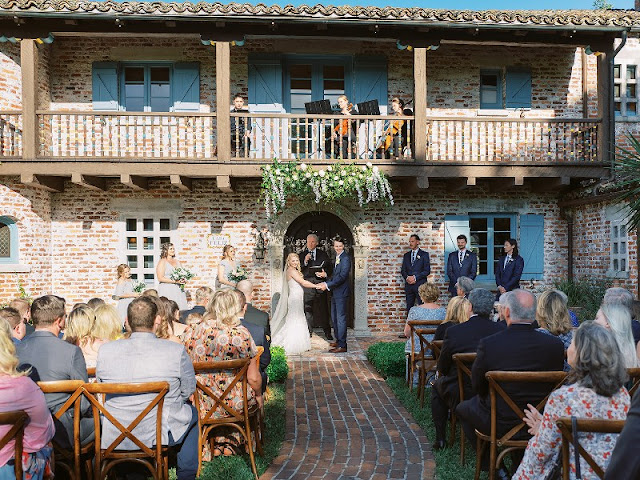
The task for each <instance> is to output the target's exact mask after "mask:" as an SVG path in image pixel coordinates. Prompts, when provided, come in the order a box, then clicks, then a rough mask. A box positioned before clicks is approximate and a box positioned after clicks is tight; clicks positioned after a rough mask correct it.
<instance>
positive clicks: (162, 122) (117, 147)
mask: <svg viewBox="0 0 640 480" xmlns="http://www.w3.org/2000/svg"><path fill="white" fill-rule="evenodd" d="M215 117H216V114H215V113H177V112H176V113H149V112H127V113H124V112H51V111H39V112H38V121H39V124H40V129H39V130H40V142H39V143H40V156H42V157H48V158H68V157H73V158H100V157H104V158H125V159H135V158H158V159H185V160H194V159H195V160H207V159H212V158H215V145H216V128H215V125H216V121H215Z"/></svg>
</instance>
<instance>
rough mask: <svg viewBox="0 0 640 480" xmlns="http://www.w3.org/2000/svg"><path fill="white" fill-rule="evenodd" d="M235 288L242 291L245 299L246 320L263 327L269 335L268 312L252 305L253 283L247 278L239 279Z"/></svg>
mask: <svg viewBox="0 0 640 480" xmlns="http://www.w3.org/2000/svg"><path fill="white" fill-rule="evenodd" d="M236 288H237V289H238V290H240V291H241V292H242V293H244V296H245V298H246V299H247V311H246V312H245V313H244V318H245V320H246V321H248V322H250V323H253V324H254V325H259V326H261V327H264V329H265V332H266V334H267V336H271V327H270V326H269V314H268V313H267V312H263V311H262V310H258V309H257V308H256V307H254V306H253V292H254V290H253V284H252V283H251V282H250V281H249V280H240V281H239V282H238V285H236Z"/></svg>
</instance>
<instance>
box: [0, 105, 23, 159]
mask: <svg viewBox="0 0 640 480" xmlns="http://www.w3.org/2000/svg"><path fill="white" fill-rule="evenodd" d="M21 156H22V114H21V113H20V112H16V111H10V112H8V111H0V159H2V158H15V157H21Z"/></svg>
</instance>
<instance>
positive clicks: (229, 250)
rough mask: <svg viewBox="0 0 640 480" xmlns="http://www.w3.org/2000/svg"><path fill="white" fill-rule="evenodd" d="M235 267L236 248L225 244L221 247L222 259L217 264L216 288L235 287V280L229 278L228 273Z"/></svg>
mask: <svg viewBox="0 0 640 480" xmlns="http://www.w3.org/2000/svg"><path fill="white" fill-rule="evenodd" d="M235 269H236V249H235V247H233V246H232V245H225V246H224V248H223V249H222V260H221V261H220V264H219V265H218V278H216V290H220V289H224V288H236V282H232V281H231V280H229V273H231V272H233V271H234V270H235Z"/></svg>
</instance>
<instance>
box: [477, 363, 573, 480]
mask: <svg viewBox="0 0 640 480" xmlns="http://www.w3.org/2000/svg"><path fill="white" fill-rule="evenodd" d="M485 377H486V378H487V380H488V381H489V398H490V401H491V431H490V432H489V434H487V433H485V432H480V431H478V430H477V429H476V436H477V438H478V442H477V445H476V473H475V480H478V479H479V478H480V467H481V462H482V454H483V453H484V451H485V449H486V447H487V445H488V446H489V480H494V478H495V474H496V470H497V469H498V468H499V465H501V464H502V462H503V459H504V457H505V455H506V454H507V453H510V452H513V451H516V450H522V449H525V448H527V444H528V443H529V440H528V439H527V440H518V439H514V437H515V436H516V435H517V434H518V433H519V432H520V431H521V430H523V429H524V430H525V431H526V430H527V429H528V427H527V425H526V424H525V423H524V421H522V419H523V418H524V416H525V414H524V411H523V410H522V409H521V408H520V407H519V406H518V405H517V404H516V403H515V402H514V401H513V399H512V398H511V397H510V396H509V394H508V393H506V392H505V391H504V389H503V388H502V385H503V384H505V383H548V384H553V385H554V387H553V388H552V389H550V390H549V393H548V394H547V395H546V396H545V397H544V398H543V399H542V400H541V401H540V402H538V404H537V405H534V406H535V407H536V410H538V411H539V412H542V410H544V406H545V405H546V403H547V399H548V398H549V394H551V392H552V391H553V390H555V389H556V388H558V387H559V386H560V385H562V384H563V383H564V381H565V379H566V377H567V373H566V372H555V371H549V372H507V371H491V372H487V373H486V374H485ZM498 397H500V398H501V399H502V400H503V401H504V402H505V403H506V404H507V406H508V407H509V408H510V409H511V410H512V411H513V412H514V413H515V414H516V415H517V416H518V418H520V422H519V423H518V424H517V425H515V426H514V427H512V428H511V429H510V430H509V431H508V432H507V433H505V434H504V435H502V436H500V437H498V418H497V404H498ZM499 448H501V449H502V451H501V452H500V454H498V449H499Z"/></svg>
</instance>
